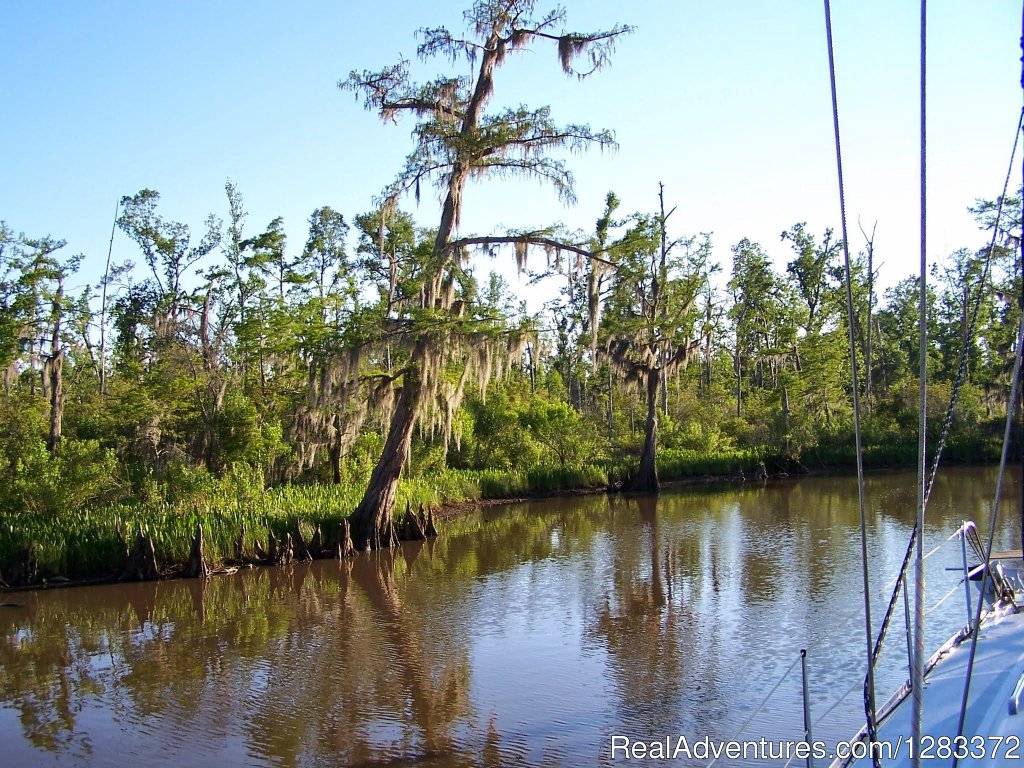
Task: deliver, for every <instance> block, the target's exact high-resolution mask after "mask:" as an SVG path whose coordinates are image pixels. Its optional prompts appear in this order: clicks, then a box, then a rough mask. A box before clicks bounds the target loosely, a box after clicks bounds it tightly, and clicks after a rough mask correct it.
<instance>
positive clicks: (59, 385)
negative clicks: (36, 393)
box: [46, 281, 64, 453]
mask: <svg viewBox="0 0 1024 768" xmlns="http://www.w3.org/2000/svg"><path fill="white" fill-rule="evenodd" d="M63 298H64V283H63V281H61V282H60V283H59V284H58V286H57V295H56V296H54V298H53V338H52V339H51V340H50V352H51V354H50V365H49V376H50V434H49V436H48V438H47V441H46V447H47V448H49V449H50V452H51V453H52V452H53V451H55V450H57V445H58V443H60V435H61V431H62V425H63V422H64V350H63V349H62V348H61V340H60V321H61V316H62V315H63V306H62V300H63Z"/></svg>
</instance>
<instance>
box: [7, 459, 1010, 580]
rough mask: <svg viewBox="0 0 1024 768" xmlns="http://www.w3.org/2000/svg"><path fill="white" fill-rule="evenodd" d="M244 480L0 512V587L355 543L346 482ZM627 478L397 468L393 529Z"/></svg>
mask: <svg viewBox="0 0 1024 768" xmlns="http://www.w3.org/2000/svg"><path fill="white" fill-rule="evenodd" d="M915 457H916V446H915V445H912V444H906V445H901V444H888V445H879V446H868V447H866V449H865V451H864V463H865V467H866V468H868V469H875V470H881V469H890V468H899V467H906V466H913V463H914V460H915ZM997 457H998V453H997V446H996V445H995V443H994V442H993V441H992V440H985V439H973V440H959V441H956V442H954V443H952V444H950V445H949V446H948V448H947V458H948V459H949V463H959V464H983V463H987V462H991V461H994V460H996V459H997ZM854 461H855V458H854V455H853V453H852V451H850V450H848V449H847V448H846V447H845V446H834V447H832V448H831V449H829V450H828V451H825V450H823V449H816V450H814V451H809V452H807V455H805V456H802V457H801V460H800V461H795V460H792V459H790V460H786V459H784V458H782V457H779V456H769V455H766V454H765V453H764V452H763V451H758V450H742V451H730V452H720V453H718V454H703V455H701V454H699V453H697V452H695V451H680V450H671V449H667V450H664V451H662V455H660V456H659V475H660V476H661V477H662V479H663V481H664V484H665V485H668V486H678V485H690V484H693V485H697V484H707V483H716V482H721V483H730V484H744V483H750V482H763V481H766V480H773V479H780V478H785V477H789V476H802V475H808V474H821V473H830V472H840V473H841V472H844V471H848V470H849V469H850V468H851V467H852V466H854ZM255 480H256V478H253V477H248V476H246V474H245V473H244V472H232V473H228V474H227V475H225V476H224V477H223V478H219V479H214V478H210V479H209V483H208V484H207V487H205V488H202V489H197V490H195V491H193V493H192V494H190V495H189V496H188V497H186V498H182V499H178V500H174V501H162V502H158V503H142V502H138V503H117V504H109V505H106V506H101V507H95V508H87V509H83V510H81V511H78V512H75V513H72V514H67V515H61V516H60V517H54V516H51V515H48V514H46V513H26V514H20V515H14V516H12V515H3V516H0V574H2V575H3V580H2V581H0V590H2V591H4V592H10V591H16V590H21V589H32V588H51V587H58V586H77V585H88V584H98V583H110V582H116V581H138V580H152V579H166V578H177V577H186V578H187V577H206V576H209V575H215V574H217V573H234V572H235V571H236V570H238V569H239V568H241V567H252V566H254V565H282V564H287V563H290V562H296V561H302V560H313V559H323V558H338V557H352V556H356V555H357V554H358V551H357V549H356V548H354V547H353V543H352V540H351V538H350V535H349V534H348V525H347V515H344V514H343V513H342V512H341V510H344V509H352V508H353V507H354V505H355V503H356V502H357V501H358V498H359V495H360V493H361V491H362V489H361V488H360V487H359V486H358V485H348V486H346V485H317V486H306V487H300V486H280V487H277V488H272V489H269V490H264V489H263V488H262V486H261V485H259V484H256V485H254V484H253V481H255ZM628 485H629V477H628V474H627V473H626V471H624V468H623V467H622V466H604V467H601V466H596V465H583V466H581V467H580V468H578V469H561V470H559V469H547V470H544V469H534V470H532V471H517V470H505V471H502V470H482V471H481V470H457V469H445V470H443V471H440V472H434V473H431V474H427V475H424V476H419V477H414V478H403V480H402V482H401V483H400V485H399V495H398V499H399V501H398V509H399V513H398V514H396V528H397V529H398V533H399V538H400V539H402V540H414V539H422V538H425V537H429V536H434V535H437V533H438V530H437V528H440V530H441V533H442V534H443V532H444V523H446V522H449V521H451V520H452V519H454V518H457V517H460V516H463V515H465V514H467V513H469V512H472V511H475V510H478V509H480V508H482V507H490V506H498V505H504V504H512V503H516V502H522V501H527V500H531V499H539V498H540V499H543V498H554V497H558V496H573V495H584V494H595V493H605V492H608V493H613V492H629V488H628ZM435 521H437V527H435ZM199 531H201V533H200V534H199V535H198V536H197V532H199ZM197 547H198V551H197Z"/></svg>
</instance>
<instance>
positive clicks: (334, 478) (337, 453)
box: [327, 414, 343, 485]
mask: <svg viewBox="0 0 1024 768" xmlns="http://www.w3.org/2000/svg"><path fill="white" fill-rule="evenodd" d="M342 435H343V433H342V423H341V415H340V414H335V415H334V435H333V436H332V438H331V444H330V446H329V447H328V449H327V453H328V456H329V457H330V460H331V482H332V483H334V484H335V485H341V444H342Z"/></svg>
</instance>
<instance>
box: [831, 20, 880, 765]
mask: <svg viewBox="0 0 1024 768" xmlns="http://www.w3.org/2000/svg"><path fill="white" fill-rule="evenodd" d="M825 36H826V38H827V42H828V74H829V85H830V87H831V90H832V126H833V129H834V131H835V143H836V171H837V174H838V177H839V215H840V221H841V224H842V234H843V266H844V269H845V275H846V312H847V328H848V330H849V336H850V339H849V340H850V372H851V379H852V389H853V425H854V428H853V433H854V441H855V444H856V456H857V502H858V506H859V509H860V555H861V574H862V577H863V581H864V629H865V635H866V641H867V676H866V678H865V682H864V713H865V716H866V718H867V726H868V736H869V738H870V740H871V742H872V743H873V742H875V741H876V740H877V733H876V731H875V676H874V665H873V664H872V663H871V645H872V639H873V638H874V631H873V629H872V627H871V587H870V581H869V578H868V534H867V521H866V517H867V515H866V513H865V509H864V459H863V451H862V447H861V432H860V383H859V381H858V378H857V346H856V341H855V338H854V333H853V325H854V314H853V288H852V285H851V284H852V278H851V275H850V243H849V237H848V233H847V229H846V191H845V186H844V184H843V153H842V144H841V142H840V140H839V99H838V96H837V93H836V64H835V46H834V44H833V40H832V8H831V4H830V2H829V0H825ZM875 762H876V764H877V762H878V761H877V758H876V759H875Z"/></svg>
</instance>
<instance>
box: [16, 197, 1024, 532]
mask: <svg viewBox="0 0 1024 768" xmlns="http://www.w3.org/2000/svg"><path fill="white" fill-rule="evenodd" d="M158 202H159V196H158V195H157V194H156V193H155V192H152V191H148V190H144V191H143V192H140V193H139V194H137V195H134V196H129V197H126V198H124V200H123V201H122V212H121V214H120V216H119V218H118V226H119V227H120V229H121V230H122V231H123V232H124V233H125V234H126V235H128V236H129V237H130V238H131V239H132V240H134V241H135V242H136V243H137V244H138V249H139V253H140V255H141V257H142V259H141V264H139V265H134V266H133V265H130V264H123V265H112V267H111V268H110V269H109V271H108V272H107V274H106V275H105V276H104V279H103V280H102V281H101V282H100V283H99V285H97V286H86V287H85V288H84V289H81V290H80V291H78V292H72V291H70V290H68V288H67V286H68V285H69V284H72V283H80V282H81V278H82V277H83V276H82V275H81V274H80V273H79V272H78V269H79V263H80V259H79V258H77V257H74V258H70V259H68V258H62V256H61V247H62V243H61V242H60V241H58V240H54V239H52V238H49V237H44V238H38V239H32V238H28V237H25V236H23V235H16V234H14V232H13V231H12V230H11V229H10V228H9V227H7V226H6V225H5V226H4V227H3V229H2V241H0V258H2V268H3V275H2V280H0V291H2V294H0V302H2V304H0V323H2V324H3V336H2V338H3V348H2V355H3V357H2V359H0V364H2V366H3V393H2V398H0V408H2V411H0V415H2V423H3V429H2V430H0V443H2V445H0V462H2V467H0V471H2V474H3V475H4V482H3V484H2V485H0V488H2V490H0V504H2V509H3V512H4V514H5V515H6V516H10V515H14V516H16V515H18V514H19V513H21V512H24V511H30V510H31V511H40V512H46V513H50V514H55V515H56V514H61V513H67V512H73V511H75V510H80V509H83V508H85V507H88V506H95V505H97V504H105V503H111V502H117V501H126V500H141V501H151V500H169V499H175V498H178V497H180V496H182V495H187V494H189V493H190V492H192V491H194V490H195V489H198V488H203V487H206V486H207V485H208V484H209V483H210V482H212V481H214V480H216V479H217V478H223V477H225V476H226V475H229V474H232V473H234V474H236V475H238V474H242V475H244V476H245V477H246V478H251V479H253V480H254V481H255V482H257V483H259V484H260V485H263V486H265V487H271V486H277V485H281V484H286V483H291V484H299V485H314V484H325V483H334V484H345V485H357V486H358V485H360V484H365V483H366V480H367V477H368V473H369V472H370V470H371V469H372V466H373V464H374V462H375V461H376V459H377V457H378V455H379V453H380V450H381V446H382V444H383V439H384V430H385V426H386V421H387V418H388V416H390V412H391V409H393V408H394V400H395V391H396V387H400V385H401V383H402V382H401V376H402V374H403V373H404V368H403V365H404V361H405V360H406V359H407V357H408V356H409V354H410V349H409V345H408V338H407V334H405V333H404V329H403V326H411V325H412V324H414V323H422V322H425V321H424V320H423V319H421V318H418V317H415V315H416V314H417V312H418V311H420V310H419V308H418V307H416V306H415V304H414V303H413V302H412V300H411V299H412V298H414V297H415V296H416V295H417V294H418V292H419V291H421V290H422V279H423V277H422V275H423V267H422V263H423V260H424V256H423V254H424V253H429V243H430V240H431V235H432V233H431V232H429V231H425V230H422V229H420V228H418V227H417V226H416V225H415V223H414V222H413V220H412V218H411V217H410V216H408V215H406V214H404V213H402V212H400V211H393V212H392V213H391V214H390V215H389V216H388V217H387V219H386V220H385V221H386V223H385V224H384V225H383V226H382V216H381V211H379V210H378V211H373V212H370V213H366V214H360V215H357V216H355V217H354V219H353V221H354V225H355V226H354V233H350V232H349V225H348V223H347V221H346V220H345V218H344V217H343V216H342V215H341V214H340V213H338V212H336V211H333V210H332V209H330V208H328V207H324V208H319V209H317V210H316V211H314V212H313V214H312V215H311V217H310V222H309V236H308V238H307V240H306V242H305V243H303V244H302V245H301V247H300V248H296V249H295V252H294V253H293V252H292V249H291V248H290V247H289V244H288V243H287V242H286V239H285V237H284V235H283V233H282V222H281V221H280V220H275V221H273V222H271V223H270V224H269V225H268V227H267V228H266V229H265V230H263V231H261V232H256V233H253V234H249V233H247V231H246V227H245V223H246V221H245V219H246V216H245V212H244V208H243V204H242V198H241V194H240V193H239V191H238V190H237V189H236V188H235V187H234V186H233V185H231V184H228V185H227V205H226V209H227V218H226V222H225V223H224V224H221V223H220V222H219V221H218V220H217V219H216V218H214V217H211V218H210V219H209V220H208V221H207V222H206V223H205V224H204V225H203V231H202V233H201V237H199V238H196V237H195V236H194V235H193V234H192V231H191V230H190V228H189V227H188V226H187V225H185V224H182V223H178V222H173V221H168V220H165V219H163V218H162V217H161V215H160V213H159V211H158ZM1007 202H1008V204H1009V212H1010V216H1009V217H1008V218H1007V219H1006V220H1005V221H1006V222H1007V223H1006V224H1004V225H1003V226H1004V227H1005V230H1006V232H1005V233H1004V234H1005V235H1009V234H1010V233H1012V232H1019V226H1020V223H1019V221H1020V212H1019V209H1020V198H1019V197H1015V198H1013V199H1012V200H1009V201H1007ZM615 205H616V201H615V200H614V196H609V205H608V210H607V211H606V212H605V215H604V216H602V218H601V221H599V222H598V227H597V233H596V234H595V235H594V236H593V238H592V242H588V241H584V240H581V241H580V242H581V245H583V246H586V247H588V248H591V249H592V250H593V251H595V252H597V251H600V252H602V253H603V254H604V255H603V257H602V258H601V260H593V261H589V262H588V260H587V259H585V258H583V257H580V256H578V255H573V256H572V258H571V259H570V258H565V257H563V256H562V255H553V256H552V263H551V270H550V271H551V272H561V273H562V274H561V276H560V277H559V278H557V280H558V282H559V283H560V286H561V290H560V292H559V294H558V296H557V297H556V298H554V299H553V300H552V301H551V302H549V304H548V305H547V306H546V308H545V309H544V310H543V311H542V312H540V313H539V314H538V315H536V316H527V314H526V312H525V308H524V305H523V303H522V302H521V301H520V300H519V299H518V298H517V297H516V296H513V295H512V293H511V292H510V291H509V289H508V287H507V286H506V285H505V283H504V282H503V280H502V279H501V278H500V277H498V276H497V275H495V274H493V273H491V274H490V275H489V276H488V277H487V279H485V280H484V281H483V282H482V283H481V281H479V280H478V279H477V278H476V277H475V273H474V270H473V269H472V268H471V266H469V265H466V266H465V267H464V268H463V269H462V270H461V275H460V277H461V283H460V284H459V285H454V286H451V288H450V290H451V291H453V293H454V295H455V296H456V297H457V298H456V299H455V300H454V301H455V302H456V303H458V304H460V305H461V306H460V307H459V309H458V312H459V319H460V322H462V323H465V324H467V325H468V324H472V325H473V326H474V330H475V331H476V336H477V339H476V341H477V344H478V346H476V347H466V348H465V349H464V350H463V351H462V354H461V355H460V356H459V358H458V359H453V360H451V361H449V362H448V363H447V365H445V366H444V367H443V368H442V369H441V370H440V371H439V373H438V379H439V380H438V381H436V382H433V383H432V386H433V387H434V388H435V390H436V392H435V397H436V403H434V404H433V405H434V408H433V409H432V410H431V412H430V414H429V417H425V418H424V419H423V420H422V421H421V422H420V424H419V429H418V431H417V432H416V434H415V436H414V439H413V442H412V452H411V455H410V457H409V461H408V464H407V466H406V468H405V472H406V474H407V475H408V476H421V475H425V474H429V473H431V472H435V471H438V470H441V469H444V468H448V467H450V468H458V469H475V470H487V469H496V470H516V471H524V472H528V471H530V470H533V469H536V468H552V467H555V468H565V469H580V468H581V467H583V466H584V465H586V464H591V465H596V466H600V467H602V468H604V469H605V470H606V471H607V470H608V469H614V470H616V471H620V470H621V471H627V472H628V471H632V472H634V473H635V471H636V465H637V464H638V461H639V456H640V453H641V451H642V449H643V445H644V437H645V427H646V422H647V420H648V418H649V410H650V408H649V406H650V404H651V403H652V402H653V403H654V406H655V408H656V410H657V412H658V413H657V414H656V415H657V419H658V422H659V424H660V428H659V438H660V448H661V451H660V458H659V461H660V463H661V464H663V465H667V464H670V463H672V462H673V461H676V463H685V458H686V457H705V460H706V459H707V457H714V456H716V455H727V454H731V453H733V452H737V451H752V452H755V453H757V454H758V455H759V456H762V457H765V459H766V460H775V461H780V460H781V461H786V462H792V463H793V464H794V465H799V464H803V465H807V466H811V467H813V466H818V465H822V464H824V465H830V464H834V463H842V462H845V461H848V459H849V456H848V454H847V453H846V452H845V451H846V450H848V448H849V446H850V445H851V428H852V422H851V408H850V405H849V403H850V397H849V384H848V382H849V378H850V377H849V370H848V369H849V362H848V353H847V329H846V324H845V323H846V320H845V315H844V312H843V310H842V301H841V300H842V296H841V288H842V284H841V252H840V247H839V246H840V244H839V243H838V242H837V241H836V239H835V238H834V236H833V235H832V233H831V232H830V231H825V232H824V233H823V234H822V235H821V236H820V237H815V236H814V235H813V234H812V233H811V232H810V231H809V230H808V228H807V227H806V226H805V225H803V224H796V225H794V226H792V227H791V228H790V229H788V230H787V231H786V232H785V233H783V237H782V239H781V241H780V244H779V245H778V247H777V249H776V253H775V254H774V257H775V259H778V257H779V253H780V251H781V249H791V252H790V254H791V258H790V260H789V261H788V263H787V265H786V268H785V270H784V271H777V270H776V269H775V268H773V266H772V264H773V258H772V256H770V255H769V252H768V251H767V250H766V248H765V247H762V246H761V245H759V244H757V243H752V242H750V241H748V240H742V241H741V242H739V243H737V244H736V245H734V246H733V247H732V260H731V264H730V265H728V266H727V269H726V272H727V273H726V274H724V275H720V276H718V277H716V273H718V272H721V271H722V268H721V267H720V266H719V265H717V264H715V263H714V262H713V261H712V257H711V247H710V238H709V237H708V236H706V235H699V236H696V237H686V238H680V239H677V240H674V241H672V242H667V243H666V244H665V250H666V251H667V254H666V258H665V259H664V260H663V259H662V258H661V253H662V236H661V229H662V224H663V222H664V221H665V219H666V217H664V216H663V214H660V213H658V212H655V213H652V214H636V215H633V216H629V217H626V218H624V219H623V220H622V221H614V220H612V217H613V216H614V211H615ZM991 209H992V204H991V203H979V204H978V206H977V208H976V209H975V210H976V211H977V213H978V216H979V222H980V223H981V225H982V228H987V227H990V226H991V220H990V215H989V214H990V211H991ZM616 229H617V230H618V232H616V231H615V230H616ZM353 235H354V236H353ZM1000 239H1002V238H1000ZM197 241H198V242H197ZM353 243H354V247H353ZM602 243H603V244H602ZM773 245H775V244H773ZM870 247H871V244H870V241H869V242H868V247H867V248H865V249H864V252H863V253H861V254H860V255H859V256H858V257H857V259H856V260H855V262H854V270H853V274H854V296H855V303H856V306H857V307H858V313H859V316H858V317H857V318H856V325H855V336H856V338H857V339H858V342H859V349H858V354H859V355H860V356H861V365H862V368H863V370H866V371H867V375H866V376H864V384H863V390H864V391H863V392H862V395H863V397H864V402H865V406H866V408H865V417H866V418H865V431H866V436H867V437H866V442H867V445H868V449H869V454H870V452H871V451H884V456H885V459H888V460H892V461H898V460H900V459H901V458H903V457H902V455H901V453H900V449H901V448H904V447H907V448H912V446H913V444H914V437H913V431H914V427H915V425H916V423H917V400H916V381H917V372H916V366H917V359H918V350H917V344H918V341H917V339H918V330H917V314H918V309H917V294H918V289H917V279H916V278H913V277H908V278H906V279H905V280H903V281H901V282H899V283H897V284H896V285H895V286H894V287H893V288H890V289H888V290H887V291H885V292H884V295H883V296H882V297H881V298H877V297H873V296H872V295H871V292H870V283H871V282H872V281H871V280H870V279H869V273H868V268H867V263H868V256H867V253H868V251H869V249H870ZM988 257H989V252H988V248H987V247H985V248H982V249H981V250H979V251H977V252H972V251H970V250H967V249H961V250H958V251H956V252H955V253H953V254H951V256H950V258H949V259H947V260H946V261H945V262H944V263H943V264H941V265H939V266H937V267H936V268H935V269H934V270H933V274H932V282H931V291H930V293H929V297H930V302H931V306H930V309H929V331H930V348H929V361H930V366H931V369H930V371H929V374H930V377H931V381H932V383H933V390H932V391H933V399H934V403H933V404H932V407H931V408H930V411H931V415H932V418H933V420H934V426H935V429H936V430H937V429H938V427H939V426H940V422H941V418H942V416H943V413H944V407H945V403H946V401H948V397H949V393H950V390H951V388H952V385H953V383H954V381H955V380H956V377H957V370H958V365H959V362H960V357H961V352H962V350H963V348H964V345H965V344H967V347H968V358H967V369H966V376H965V383H964V385H963V388H962V392H961V395H960V405H959V408H958V410H957V415H956V419H955V421H954V425H953V426H954V437H955V438H956V439H957V440H959V441H960V442H964V441H965V440H966V441H967V442H969V443H970V444H971V445H972V446H973V445H975V444H976V442H977V439H978V438H983V437H985V436H987V435H989V434H990V433H991V432H992V429H993V426H994V424H995V422H997V421H998V419H999V418H1000V417H1001V416H1002V415H1003V414H1004V413H1005V398H1006V393H1007V391H1008V384H1009V381H1008V379H1009V375H1010V370H1011V368H1010V366H1011V362H1012V359H1011V352H1012V346H1013V329H1014V328H1015V326H1016V324H1017V318H1018V317H1019V315H1018V312H1019V309H1018V307H1017V302H1016V297H1017V296H1018V295H1019V285H1020V273H1019V268H1018V267H1017V266H1016V261H1015V259H1014V258H1013V251H1012V249H1008V248H1006V247H1004V246H1002V245H997V247H996V248H995V249H994V251H993V252H992V258H991V269H990V275H989V277H988V280H987V282H985V283H984V284H983V283H982V273H983V271H984V270H985V265H986V261H988ZM197 270H198V272H197ZM192 274H199V276H200V277H199V279H198V280H195V279H192V278H191V275H192ZM659 274H660V278H659ZM975 305H977V327H976V329H975V331H974V333H973V335H970V336H969V335H968V327H969V324H970V322H971V318H972V315H973V314H974V311H975V310H974V307H975ZM680 340H682V343H680ZM662 347H664V348H665V349H669V348H671V349H672V350H673V351H672V354H671V355H669V354H667V353H666V354H665V355H661V354H660V350H661V348H662ZM679 350H681V352H680V353H677V351H679ZM670 356H671V357H673V358H674V359H673V360H670V359H669V358H670ZM670 363H672V364H670ZM652 381H653V382H654V384H653V386H652V384H651V382H652ZM652 392H653V395H652ZM457 396H460V397H457ZM459 399H461V400H462V404H461V406H460V407H458V408H454V407H452V403H454V402H458V400H459ZM446 406H447V407H446ZM676 457H678V459H676ZM885 459H883V461H884V460H885ZM769 468H770V467H769ZM680 471H681V470H680V469H679V468H676V469H674V470H673V474H678V473H679V472H680Z"/></svg>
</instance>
